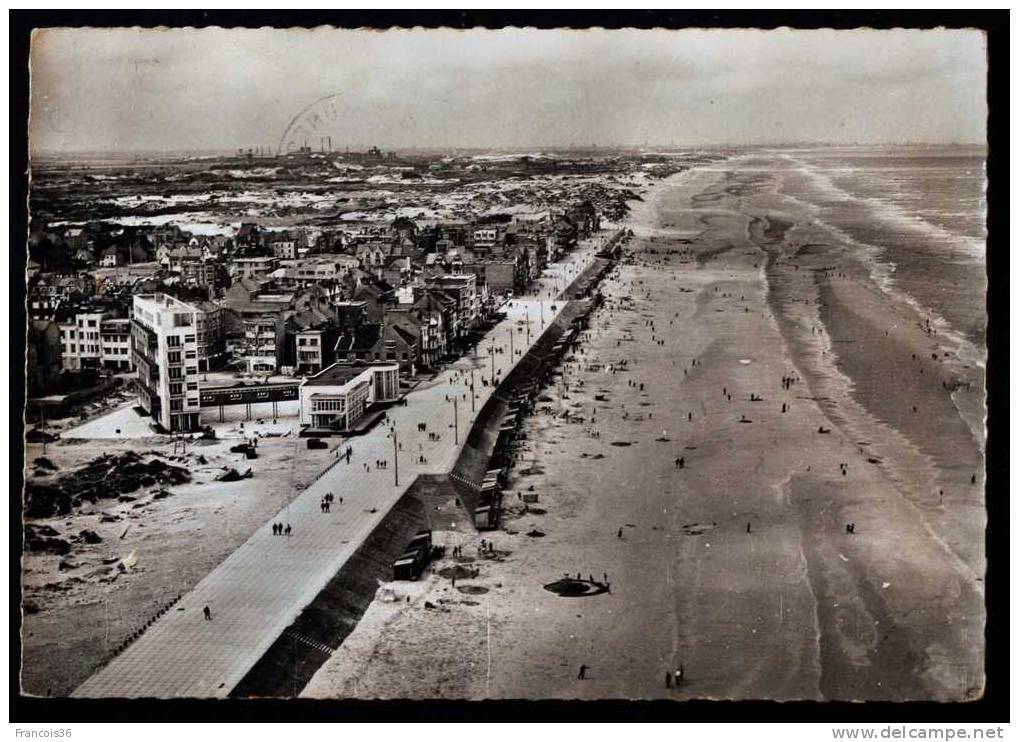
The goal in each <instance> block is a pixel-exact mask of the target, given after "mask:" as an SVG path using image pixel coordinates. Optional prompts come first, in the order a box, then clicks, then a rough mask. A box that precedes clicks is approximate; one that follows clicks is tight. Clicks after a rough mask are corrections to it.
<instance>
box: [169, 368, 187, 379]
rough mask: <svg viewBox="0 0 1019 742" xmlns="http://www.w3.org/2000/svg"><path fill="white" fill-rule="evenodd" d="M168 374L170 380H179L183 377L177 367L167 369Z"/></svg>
mask: <svg viewBox="0 0 1019 742" xmlns="http://www.w3.org/2000/svg"><path fill="white" fill-rule="evenodd" d="M169 372H170V373H169V375H168V376H169V378H171V379H180V378H183V377H184V374H183V373H182V372H181V370H180V368H179V367H175V368H171V369H169Z"/></svg>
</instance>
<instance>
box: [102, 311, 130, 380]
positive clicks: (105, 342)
mask: <svg viewBox="0 0 1019 742" xmlns="http://www.w3.org/2000/svg"><path fill="white" fill-rule="evenodd" d="M99 341H100V345H101V347H100V364H101V365H102V367H103V368H105V369H107V370H109V371H130V370H132V369H133V368H134V361H133V360H132V354H131V320H129V319H113V318H111V317H106V318H104V319H103V320H102V321H101V322H100V324H99Z"/></svg>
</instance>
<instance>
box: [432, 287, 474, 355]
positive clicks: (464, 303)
mask: <svg viewBox="0 0 1019 742" xmlns="http://www.w3.org/2000/svg"><path fill="white" fill-rule="evenodd" d="M426 286H428V287H429V288H434V289H438V290H440V291H442V292H443V293H444V294H446V295H447V296H449V297H450V298H451V299H453V301H454V302H455V303H456V320H455V322H454V327H455V339H454V343H456V344H461V343H462V342H463V341H464V340H465V339H466V337H467V335H468V333H470V332H471V331H472V330H473V329H474V328H475V327H476V326H477V324H478V322H479V320H480V311H479V305H478V290H477V277H476V276H475V275H474V273H462V274H446V275H442V276H436V277H433V278H431V279H430V280H429V281H428V283H427V284H426ZM454 347H455V346H454Z"/></svg>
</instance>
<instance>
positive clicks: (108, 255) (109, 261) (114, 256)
mask: <svg viewBox="0 0 1019 742" xmlns="http://www.w3.org/2000/svg"><path fill="white" fill-rule="evenodd" d="M99 265H100V266H102V267H103V268H115V267H116V266H118V265H120V250H118V249H117V247H116V246H113V247H108V248H106V249H105V250H103V256H102V258H100V259H99Z"/></svg>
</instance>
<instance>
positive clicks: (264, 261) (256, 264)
mask: <svg viewBox="0 0 1019 742" xmlns="http://www.w3.org/2000/svg"><path fill="white" fill-rule="evenodd" d="M278 267H279V259H278V258H275V257H272V258H270V257H235V258H234V259H233V260H232V261H230V276H231V277H232V278H252V279H255V280H262V279H265V278H268V276H269V274H270V273H272V272H273V271H274V270H276V269H277V268H278Z"/></svg>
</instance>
